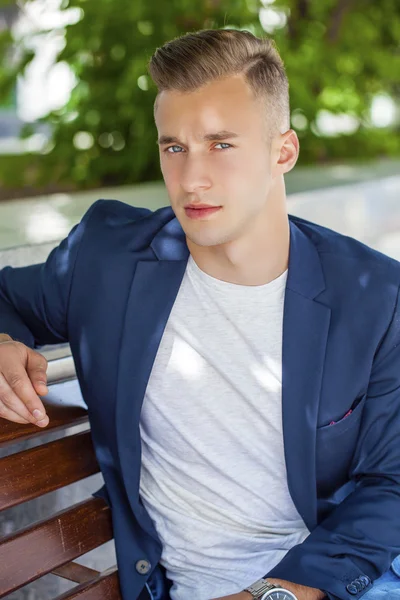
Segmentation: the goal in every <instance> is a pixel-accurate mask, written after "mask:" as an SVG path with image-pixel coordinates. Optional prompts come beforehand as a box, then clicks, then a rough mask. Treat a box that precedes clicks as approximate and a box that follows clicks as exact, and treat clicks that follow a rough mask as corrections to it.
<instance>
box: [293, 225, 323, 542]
mask: <svg viewBox="0 0 400 600" xmlns="http://www.w3.org/2000/svg"><path fill="white" fill-rule="evenodd" d="M290 230H291V231H290V253H289V268H288V279H287V285H286V294H285V304H284V319H283V348H282V363H283V364H282V419H283V435H284V448H285V460H286V468H287V479H288V487H289V491H290V494H291V497H292V499H293V501H294V503H295V505H296V508H297V510H298V512H299V514H300V515H301V517H302V518H303V520H304V522H305V524H306V526H307V527H308V529H309V530H310V531H311V530H312V529H313V528H314V527H315V526H316V524H317V493H316V472H315V449H316V428H317V417H318V407H319V399H320V390H321V384H322V374H323V367H324V361H325V349H326V343H327V338H328V331H329V323H330V315H331V310H330V308H329V307H327V306H324V305H323V304H320V303H318V302H317V301H316V300H315V298H316V296H317V295H319V294H320V293H321V292H322V291H323V290H324V289H325V282H324V277H323V273H322V268H321V263H320V258H319V254H318V252H317V249H316V247H315V246H314V244H313V243H312V242H311V240H310V239H309V238H308V237H307V236H306V235H305V234H304V233H303V232H302V231H301V230H300V229H299V228H298V227H297V226H296V225H295V224H294V223H293V221H291V222H290Z"/></svg>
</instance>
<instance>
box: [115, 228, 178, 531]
mask: <svg viewBox="0 0 400 600" xmlns="http://www.w3.org/2000/svg"><path fill="white" fill-rule="evenodd" d="M152 249H153V251H154V253H155V255H156V256H155V257H154V255H153V260H149V259H148V258H147V259H146V260H142V261H139V262H138V263H137V265H136V270H135V273H134V276H133V280H132V284H131V288H130V293H129V297H128V301H127V307H126V314H125V321H124V328H123V331H122V337H121V345H120V354H119V364H118V382H117V390H116V394H117V405H116V428H117V443H118V452H119V460H120V464H121V471H122V475H123V477H124V482H125V486H126V489H127V493H128V497H129V501H130V504H131V506H132V509H133V511H134V513H135V514H136V516H137V518H139V519H140V524H141V526H142V527H143V528H144V529H145V530H146V531H147V532H148V533H149V534H150V535H152V536H153V537H154V538H155V539H157V533H156V531H155V528H154V525H153V523H152V521H151V520H150V518H149V516H148V514H147V512H146V511H145V510H144V507H143V505H142V503H141V501H140V497H139V481H140V465H141V440H140V431H139V427H138V423H139V420H140V412H141V409H142V404H143V399H144V395H145V392H146V387H147V383H148V380H149V377H150V374H151V369H152V367H153V363H154V359H155V357H156V354H157V350H158V347H159V345H160V341H161V338H162V335H163V332H164V329H165V326H166V323H167V321H168V317H169V314H170V312H171V309H172V307H173V304H174V302H175V299H176V296H177V294H178V291H179V288H180V285H181V282H182V279H183V276H184V273H185V269H186V264H187V259H188V257H189V250H188V248H187V245H186V241H185V236H184V235H183V232H182V230H181V229H180V226H179V223H178V222H177V221H176V219H175V220H173V221H170V222H169V223H167V225H166V226H164V227H163V229H162V230H161V232H159V234H157V236H156V238H155V239H154V241H153V244H152ZM160 258H161V259H163V260H159V259H160Z"/></svg>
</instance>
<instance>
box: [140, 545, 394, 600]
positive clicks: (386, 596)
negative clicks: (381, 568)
mask: <svg viewBox="0 0 400 600" xmlns="http://www.w3.org/2000/svg"><path fill="white" fill-rule="evenodd" d="M171 587H172V581H171V580H170V579H168V578H167V576H166V571H165V569H164V567H163V566H161V565H160V564H158V565H157V567H156V568H155V569H154V571H153V573H152V575H151V577H150V579H149V581H148V582H147V584H146V585H145V587H144V588H143V591H142V593H141V594H140V596H139V598H138V600H170V596H169V590H170V589H171ZM209 600H211V599H209ZM362 600H400V555H399V556H397V557H396V558H395V559H394V561H393V562H392V565H391V567H390V569H389V570H388V571H387V572H386V573H384V574H383V575H382V576H381V577H379V579H376V580H375V581H374V585H373V587H372V588H371V589H370V590H368V591H367V592H366V593H365V594H364V595H363V596H362Z"/></svg>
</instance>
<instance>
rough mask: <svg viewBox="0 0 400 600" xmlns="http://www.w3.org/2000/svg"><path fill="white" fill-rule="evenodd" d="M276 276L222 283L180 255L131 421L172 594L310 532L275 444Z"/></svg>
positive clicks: (214, 582) (275, 556) (223, 591)
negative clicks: (173, 294)
mask: <svg viewBox="0 0 400 600" xmlns="http://www.w3.org/2000/svg"><path fill="white" fill-rule="evenodd" d="M286 279H287V271H285V272H284V273H283V274H282V275H280V276H279V277H278V278H277V279H275V280H274V281H272V282H270V283H268V284H266V285H261V286H242V285H236V284H230V283H227V282H223V281H220V280H218V279H215V278H213V277H211V276H209V275H207V274H206V273H204V272H203V271H201V270H200V269H199V267H198V266H197V264H196V263H195V261H194V260H193V258H192V256H190V257H189V261H188V265H187V269H186V272H185V275H184V278H183V280H182V284H181V287H180V289H179V292H178V295H177V298H176V301H175V304H174V306H173V308H172V311H171V314H170V317H169V319H168V323H167V325H166V328H165V331H164V334H163V337H162V340H161V343H160V346H159V349H158V352H157V356H156V359H155V362H154V365H153V369H152V372H151V376H150V379H149V383H148V386H147V390H146V394H145V398H144V402H143V408H142V413H141V420H140V432H141V438H142V469H141V480H140V495H141V498H142V501H143V504H144V505H145V507H146V509H147V511H148V513H149V515H150V517H151V518H152V520H153V522H154V524H155V527H156V530H157V533H158V535H159V537H160V540H161V542H162V546H163V551H162V557H161V561H160V562H161V564H162V565H163V566H164V567H165V568H166V570H167V576H168V577H169V578H170V579H172V581H173V586H172V588H171V590H170V595H171V598H172V600H187V598H191V600H210V599H211V598H217V597H220V596H226V595H228V594H234V593H238V592H240V591H241V590H242V589H243V588H244V587H246V586H247V585H250V584H252V583H254V582H255V581H257V579H259V578H260V577H262V576H264V575H265V574H266V573H267V572H268V571H269V570H270V569H271V568H272V567H274V566H275V565H276V564H277V563H279V562H280V561H281V559H282V558H283V557H284V556H285V554H286V553H287V552H288V550H289V549H290V548H292V547H293V546H295V545H296V544H299V543H301V542H302V541H303V540H304V539H305V538H306V537H307V536H308V535H309V531H308V529H307V527H306V525H305V523H304V521H303V519H302V518H301V517H300V515H299V513H298V512H297V510H296V508H295V506H294V504H293V501H292V499H291V497H290V495H289V491H288V487H287V475H286V466H285V459H284V450H283V432H282V324H283V303H284V295H285V287H286Z"/></svg>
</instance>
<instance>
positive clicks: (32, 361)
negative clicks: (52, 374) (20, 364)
mask: <svg viewBox="0 0 400 600" xmlns="http://www.w3.org/2000/svg"><path fill="white" fill-rule="evenodd" d="M47 365H48V362H47V360H46V358H45V357H44V356H43V354H39V352H35V351H34V350H31V349H28V356H27V363H26V371H27V373H28V376H29V379H30V380H31V382H32V385H33V387H34V389H35V391H36V392H38V393H39V394H40V395H41V396H45V395H46V394H48V393H49V390H48V387H47V373H46V371H47Z"/></svg>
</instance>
